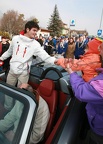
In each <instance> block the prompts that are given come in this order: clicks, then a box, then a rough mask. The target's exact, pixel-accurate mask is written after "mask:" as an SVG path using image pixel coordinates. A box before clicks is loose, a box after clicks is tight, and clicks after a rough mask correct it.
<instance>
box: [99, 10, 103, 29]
mask: <svg viewBox="0 0 103 144" xmlns="http://www.w3.org/2000/svg"><path fill="white" fill-rule="evenodd" d="M102 17H103V9H102V13H101V19H100V26H99V29H101V25H102Z"/></svg>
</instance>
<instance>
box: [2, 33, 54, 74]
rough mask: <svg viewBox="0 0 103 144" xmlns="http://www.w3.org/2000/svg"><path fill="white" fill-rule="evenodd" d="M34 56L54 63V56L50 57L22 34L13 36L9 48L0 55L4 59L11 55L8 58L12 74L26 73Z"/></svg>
mask: <svg viewBox="0 0 103 144" xmlns="http://www.w3.org/2000/svg"><path fill="white" fill-rule="evenodd" d="M33 55H34V56H38V57H40V58H41V59H42V60H43V61H45V62H47V63H51V64H54V61H55V58H54V57H51V56H50V55H48V54H47V53H46V51H45V50H43V49H42V48H41V46H40V44H39V42H37V41H36V40H34V39H30V38H28V37H26V36H24V35H17V36H14V37H13V39H12V42H11V44H10V47H9V49H8V50H7V51H6V52H5V53H4V54H3V55H2V56H1V57H0V59H1V60H5V59H7V58H8V57H10V56H12V58H11V60H10V71H11V73H13V74H21V73H27V72H28V70H29V71H30V66H31V63H32V59H33Z"/></svg>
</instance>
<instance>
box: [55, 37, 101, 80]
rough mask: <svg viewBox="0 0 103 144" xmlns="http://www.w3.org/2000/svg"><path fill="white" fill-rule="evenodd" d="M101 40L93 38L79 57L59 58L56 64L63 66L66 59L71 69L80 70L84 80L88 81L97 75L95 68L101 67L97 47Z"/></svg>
mask: <svg viewBox="0 0 103 144" xmlns="http://www.w3.org/2000/svg"><path fill="white" fill-rule="evenodd" d="M102 42H103V40H102V39H99V38H95V39H93V40H91V41H90V42H88V44H87V46H86V48H85V54H84V55H83V56H81V57H80V59H69V60H68V59H64V58H61V59H59V60H58V61H57V64H58V65H61V66H62V67H63V68H65V67H66V65H64V63H65V61H67V63H69V65H70V67H71V69H72V70H73V71H82V77H83V79H84V80H85V81H86V82H87V81H90V80H91V79H92V78H93V77H95V76H97V75H98V72H97V71H96V68H100V67H101V57H100V55H99V54H100V51H99V49H98V47H99V45H100V44H101V43H102Z"/></svg>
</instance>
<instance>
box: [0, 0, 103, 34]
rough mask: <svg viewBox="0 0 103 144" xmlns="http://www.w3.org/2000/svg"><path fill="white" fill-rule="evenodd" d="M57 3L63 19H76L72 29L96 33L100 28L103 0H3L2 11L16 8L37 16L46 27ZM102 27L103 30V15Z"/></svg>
mask: <svg viewBox="0 0 103 144" xmlns="http://www.w3.org/2000/svg"><path fill="white" fill-rule="evenodd" d="M55 4H57V8H58V11H59V15H60V17H61V19H62V21H63V22H64V23H66V24H68V27H69V25H70V21H71V20H72V19H73V20H75V27H73V26H71V27H70V28H71V29H77V30H84V29H85V30H87V31H88V32H89V34H90V35H96V34H97V30H98V29H99V28H100V21H101V14H102V9H103V0H2V2H1V3H0V11H1V12H2V13H4V12H7V10H15V11H18V13H23V14H24V16H25V18H26V19H27V18H29V17H31V16H35V17H36V18H37V19H38V20H39V24H40V26H41V27H44V28H46V27H47V25H48V22H49V18H50V17H51V15H52V14H53V10H54V7H55ZM101 29H102V30H103V16H102V24H101Z"/></svg>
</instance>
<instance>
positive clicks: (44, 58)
mask: <svg viewBox="0 0 103 144" xmlns="http://www.w3.org/2000/svg"><path fill="white" fill-rule="evenodd" d="M34 56H38V57H39V58H41V59H42V61H45V62H46V63H50V64H54V61H55V60H56V58H55V57H51V56H50V55H49V54H48V53H47V52H46V51H45V50H44V49H42V48H41V46H38V47H37V48H36V50H35V52H34Z"/></svg>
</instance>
